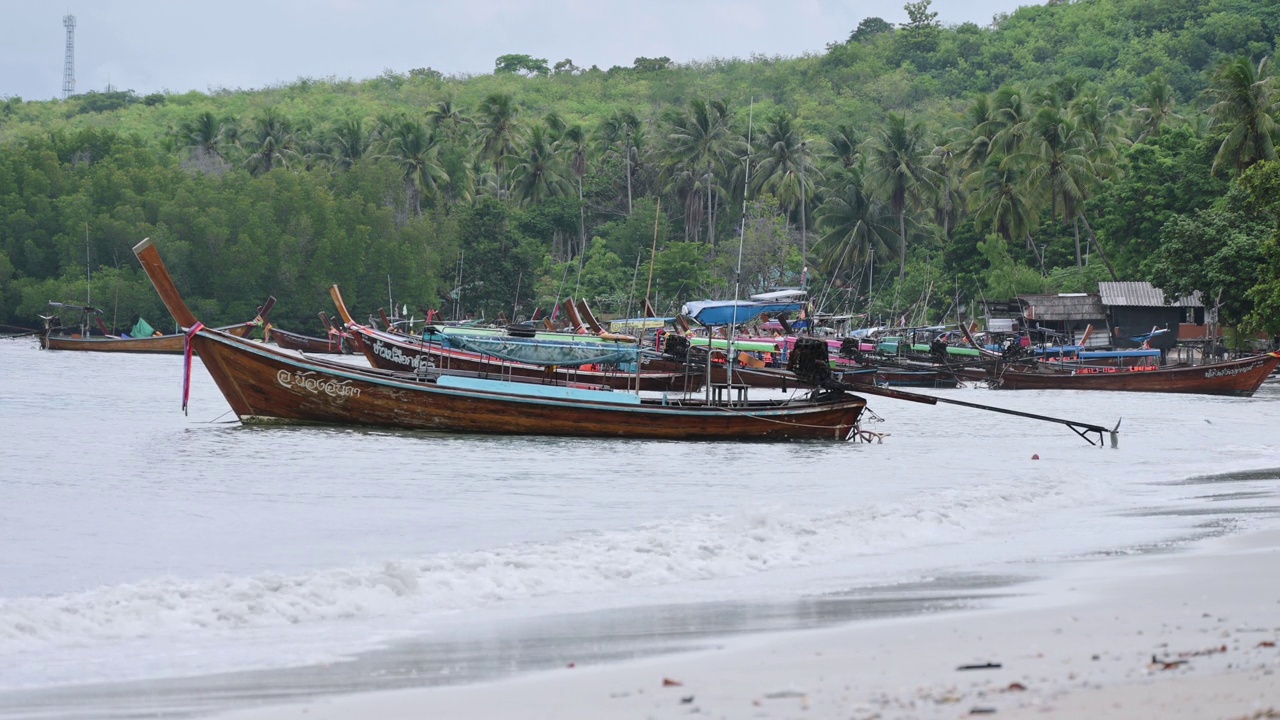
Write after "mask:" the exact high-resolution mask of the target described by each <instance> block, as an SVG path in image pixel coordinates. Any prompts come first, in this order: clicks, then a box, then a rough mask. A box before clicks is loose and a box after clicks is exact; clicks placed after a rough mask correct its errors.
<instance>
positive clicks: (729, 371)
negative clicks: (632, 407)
mask: <svg viewBox="0 0 1280 720" xmlns="http://www.w3.org/2000/svg"><path fill="white" fill-rule="evenodd" d="M755 109H756V98H755V96H754V95H752V96H751V104H750V105H748V106H747V159H746V165H747V169H746V172H745V174H744V177H743V182H742V224H741V228H740V229H739V231H738V270H737V272H735V273H734V275H733V323H732V324H731V325H729V333H728V334H729V337H728V343H727V347H728V348H729V351H728V355H729V357H727V358H725V360H726V362H725V368H726V375H725V376H726V377H727V378H728V380H729V387H730V390H729V392H730V393H732V387H733V335H734V328H736V327H737V326H738V292H739V290H740V289H741V285H742V246H743V245H745V244H746V242H747V192H748V189H749V188H750V187H751V133H752V131H753V130H754V129H755V127H754V121H755ZM710 362H711V338H707V363H708V364H710ZM730 397H732V395H730Z"/></svg>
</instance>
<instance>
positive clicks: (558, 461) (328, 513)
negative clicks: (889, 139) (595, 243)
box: [0, 340, 1280, 717]
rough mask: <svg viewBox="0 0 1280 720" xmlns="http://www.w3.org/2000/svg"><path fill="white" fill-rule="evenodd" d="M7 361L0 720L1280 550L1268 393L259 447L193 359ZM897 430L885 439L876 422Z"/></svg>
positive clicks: (344, 434) (643, 644)
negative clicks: (854, 436)
mask: <svg viewBox="0 0 1280 720" xmlns="http://www.w3.org/2000/svg"><path fill="white" fill-rule="evenodd" d="M181 385H182V361H181V358H179V357H174V356H134V357H129V356H123V355H111V354H95V353H73V352H56V351H53V352H50V351H40V350H38V349H37V348H36V345H35V343H34V342H30V341H26V340H0V717H33V716H39V717H98V716H118V717H130V716H134V715H147V716H155V715H162V716H163V715H173V716H180V715H186V714H200V713H207V712H213V711H217V710H222V709H227V708H230V707H235V706H237V705H239V704H243V703H246V702H260V701H262V700H263V699H264V698H266V699H273V698H288V697H304V696H308V695H312V694H316V693H322V692H336V691H353V690H367V689H375V688H380V687H406V686H415V685H428V684H439V683H450V682H470V681H474V680H478V679H483V678H487V677H493V676H496V675H503V674H510V673H519V672H524V671H528V670H533V669H538V668H540V667H549V666H553V665H555V664H557V663H563V662H566V661H573V662H579V663H582V662H603V661H609V660H613V659H618V658H624V657H634V656H637V655H641V654H647V653H654V652H668V651H675V650H680V649H688V648H691V647H697V646H701V645H705V644H706V643H708V642H714V640H715V638H716V637H719V636H723V635H724V634H727V633H736V632H754V631H767V630H778V629H787V628H797V627H811V626H814V625H820V624H824V623H833V622H848V621H855V620H858V619H861V618H868V617H877V616H880V615H885V614H900V613H908V612H923V611H928V610H931V609H938V608H943V607H953V606H956V605H964V604H973V603H981V601H982V598H983V597H984V596H989V595H990V594H993V593H1008V592H1017V584H1018V581H1019V580H1025V579H1029V578H1034V577H1043V576H1046V575H1050V574H1052V573H1053V572H1055V568H1059V567H1061V566H1062V563H1064V562H1091V561H1105V560H1104V559H1105V558H1107V557H1109V556H1113V555H1116V554H1130V553H1138V552H1152V551H1164V550H1169V549H1176V548H1177V547H1178V546H1179V545H1180V544H1182V543H1187V542H1191V541H1194V540H1195V539H1197V538H1201V537H1205V536H1208V535H1215V534H1222V533H1229V532H1238V531H1241V530H1244V529H1248V528H1251V527H1261V526H1273V525H1276V524H1277V523H1278V521H1277V514H1278V513H1280V501H1278V499H1277V493H1278V492H1280V479H1277V478H1280V470H1277V468H1280V433H1278V432H1277V430H1280V422H1278V421H1277V419H1276V418H1277V410H1280V386H1277V385H1274V384H1268V385H1264V387H1263V388H1262V390H1261V391H1260V392H1259V393H1258V394H1257V395H1256V396H1255V397H1254V398H1251V399H1243V398H1218V397H1202V396H1192V395H1159V394H1133V393H1080V392H1050V391H1045V392H1041V391H1023V392H997V391H991V390H986V389H979V388H962V389H958V390H952V391H928V392H932V393H936V394H938V395H940V396H947V397H955V398H960V399H964V400H966V401H969V402H979V403H985V404H990V405H998V406H1001V407H1006V408H1014V409H1019V410H1025V411H1029V412H1035V413H1040V414H1044V415H1052V416H1055V417H1062V418H1069V419H1074V420H1078V421H1083V422H1088V423H1093V424H1100V425H1107V426H1113V425H1115V424H1116V422H1117V421H1120V420H1121V419H1123V422H1122V424H1121V427H1120V442H1119V448H1118V449H1110V448H1098V447H1094V446H1091V445H1090V444H1088V443H1087V442H1085V441H1084V440H1083V439H1081V438H1080V437H1077V436H1076V435H1075V434H1073V433H1072V432H1071V431H1070V430H1069V429H1067V428H1066V427H1063V426H1061V425H1054V424H1049V423H1041V422H1035V421H1031V420H1027V419H1022V418H1016V417H1010V416H1007V415H998V414H994V413H987V412H982V411H978V410H972V409H967V408H960V407H954V406H945V405H943V406H923V405H917V404H913V403H905V402H900V401H894V400H887V399H878V398H874V397H873V398H871V399H870V400H871V402H870V408H871V410H873V411H874V416H872V415H869V416H868V419H867V422H866V424H865V427H866V428H868V429H871V430H874V431H876V432H878V433H882V434H884V437H883V442H877V443H872V444H863V443H732V442H718V443H710V442H709V443H701V442H699V443H684V442H666V441H626V440H599V439H563V438H541V437H485V436H470V435H453V434H433V433H421V432H396V431H384V430H370V429H358V428H318V427H305V428H304V427H293V428H287V427H276V428H249V427H243V426H241V425H239V424H238V423H236V422H234V417H233V416H232V415H231V414H230V412H229V408H228V406H227V404H226V403H225V401H223V399H222V397H221V395H220V394H219V392H218V390H217V388H216V387H215V386H214V384H213V382H212V380H211V379H210V378H209V376H208V375H207V373H205V372H204V370H203V368H202V367H201V366H200V364H199V361H198V360H197V361H196V363H195V367H194V368H193V377H192V392H191V403H190V414H189V415H186V416H184V415H183V413H182V411H181V409H180V393H181ZM878 419H880V420H882V421H877V420H878Z"/></svg>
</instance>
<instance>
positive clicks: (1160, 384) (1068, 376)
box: [991, 352, 1280, 397]
mask: <svg viewBox="0 0 1280 720" xmlns="http://www.w3.org/2000/svg"><path fill="white" fill-rule="evenodd" d="M1278 365H1280V353H1275V352H1270V353H1265V354H1262V355H1254V356H1251V357H1246V358H1241V359H1239V360H1230V361H1227V362H1221V363H1213V364H1210V365H1188V366H1172V367H1159V368H1155V369H1142V368H1139V369H1130V368H1116V367H1097V368H1088V367H1082V368H1076V369H1074V370H1065V369H1060V368H1052V367H1048V364H1047V363H1037V364H1036V365H1034V366H1033V365H1025V364H1024V365H1007V366H1005V367H1003V368H1001V369H999V370H995V371H993V374H992V377H991V385H992V387H996V388H1000V389H1004V390H1115V391H1127V392H1165V393H1192V394H1200V395H1236V396H1241V397H1249V396H1250V395H1253V393H1254V392H1256V391H1257V390H1258V387H1259V386H1261V385H1262V382H1263V381H1264V380H1266V379H1267V376H1268V375H1269V374H1271V372H1272V371H1273V370H1275V369H1276V367H1277V366H1278Z"/></svg>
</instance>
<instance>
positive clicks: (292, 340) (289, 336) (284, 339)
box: [266, 325, 351, 355]
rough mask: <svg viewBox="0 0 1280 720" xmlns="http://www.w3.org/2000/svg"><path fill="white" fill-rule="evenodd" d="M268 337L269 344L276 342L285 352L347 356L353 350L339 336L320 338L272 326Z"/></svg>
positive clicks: (344, 339) (345, 340) (268, 331)
mask: <svg viewBox="0 0 1280 720" xmlns="http://www.w3.org/2000/svg"><path fill="white" fill-rule="evenodd" d="M266 337H267V340H268V341H269V342H274V343H275V344H276V345H278V346H280V347H282V348H284V349H285V350H297V351H299V352H309V353H315V354H318V355H347V354H350V353H351V349H350V348H349V346H348V345H347V339H346V338H344V337H342V336H340V335H337V334H334V335H330V336H329V337H327V338H318V337H312V336H310V335H303V334H302V333H295V332H289V331H288V330H281V329H280V328H278V327H276V326H275V325H272V326H270V327H269V328H268V330H267V334H266Z"/></svg>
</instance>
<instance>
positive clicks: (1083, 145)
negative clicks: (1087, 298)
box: [1006, 106, 1097, 269]
mask: <svg viewBox="0 0 1280 720" xmlns="http://www.w3.org/2000/svg"><path fill="white" fill-rule="evenodd" d="M1025 135H1026V138H1027V144H1026V149H1025V150H1024V151H1023V152H1021V153H1019V154H1018V155H1017V156H1011V157H1010V158H1009V159H1008V160H1006V162H1008V161H1013V162H1018V163H1020V164H1021V165H1022V166H1023V167H1026V168H1027V174H1026V183H1027V185H1028V187H1029V188H1031V189H1032V192H1033V193H1036V194H1038V195H1039V196H1040V197H1041V198H1043V199H1044V200H1045V201H1047V204H1048V206H1049V208H1050V210H1051V211H1052V213H1053V215H1054V217H1058V218H1061V219H1062V220H1063V221H1064V222H1069V223H1072V224H1073V225H1074V224H1075V223H1076V222H1077V221H1078V219H1079V218H1080V216H1081V215H1082V214H1083V206H1084V200H1085V197H1086V193H1087V192H1088V187H1089V186H1090V185H1091V184H1092V183H1094V182H1096V180H1097V168H1095V166H1094V163H1093V161H1092V158H1091V157H1090V155H1089V152H1088V148H1089V145H1090V144H1091V142H1092V140H1091V136H1090V135H1089V133H1087V132H1085V131H1083V130H1081V129H1080V128H1079V127H1078V126H1077V125H1076V124H1075V123H1073V122H1072V121H1071V119H1070V118H1068V117H1067V116H1065V115H1064V114H1063V113H1062V112H1061V111H1060V110H1058V109H1057V108H1055V107H1051V106H1046V107H1042V108H1040V109H1039V110H1037V111H1036V114H1035V115H1034V116H1032V118H1031V119H1030V120H1029V121H1027V123H1026V130H1025ZM1086 222H1087V221H1086ZM1075 237H1076V267H1078V268H1081V269H1083V268H1084V258H1083V255H1082V254H1081V251H1080V231H1079V228H1078V227H1077V228H1076V232H1075Z"/></svg>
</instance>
